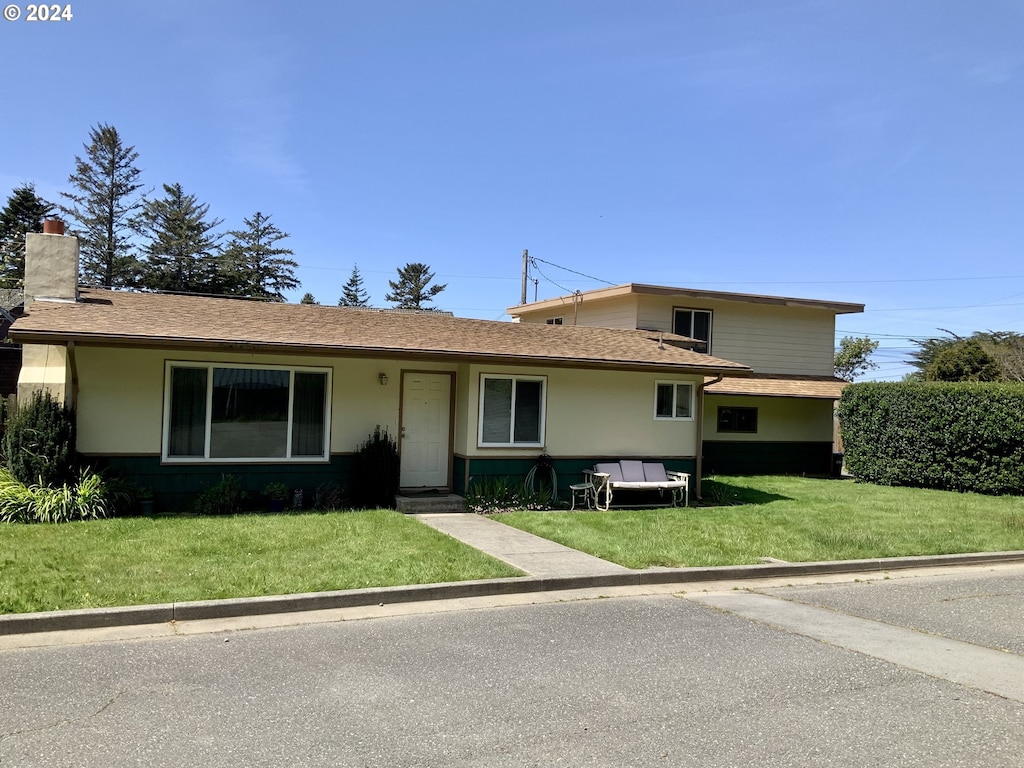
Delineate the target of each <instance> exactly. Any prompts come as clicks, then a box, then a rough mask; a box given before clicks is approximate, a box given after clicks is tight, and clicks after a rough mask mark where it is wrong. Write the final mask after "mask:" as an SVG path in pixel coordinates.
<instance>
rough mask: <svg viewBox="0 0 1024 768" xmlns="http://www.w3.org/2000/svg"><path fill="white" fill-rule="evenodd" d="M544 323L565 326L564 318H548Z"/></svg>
mask: <svg viewBox="0 0 1024 768" xmlns="http://www.w3.org/2000/svg"><path fill="white" fill-rule="evenodd" d="M544 322H545V323H547V324H548V325H565V318H564V317H549V318H548V319H547V320H545V321H544Z"/></svg>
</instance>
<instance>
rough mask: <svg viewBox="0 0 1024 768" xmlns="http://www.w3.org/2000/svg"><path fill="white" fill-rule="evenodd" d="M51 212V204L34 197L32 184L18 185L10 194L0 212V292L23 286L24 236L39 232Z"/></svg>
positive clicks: (34, 192)
mask: <svg viewBox="0 0 1024 768" xmlns="http://www.w3.org/2000/svg"><path fill="white" fill-rule="evenodd" d="M52 212H53V204H52V203H48V202H46V201H45V200H43V199H42V198H41V197H39V196H38V195H37V194H36V188H35V186H34V185H32V184H22V185H21V186H20V187H16V188H15V189H14V191H12V192H11V196H10V197H9V198H7V205H6V206H5V207H4V209H3V210H2V211H0V288H5V289H10V288H20V287H21V286H22V285H24V282H25V235H26V234H27V233H29V232H42V231H43V219H45V218H47V217H48V216H49V215H50V214H51V213H52Z"/></svg>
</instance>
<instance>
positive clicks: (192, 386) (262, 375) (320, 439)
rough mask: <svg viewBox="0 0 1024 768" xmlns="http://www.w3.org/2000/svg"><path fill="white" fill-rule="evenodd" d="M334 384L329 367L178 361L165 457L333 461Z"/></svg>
mask: <svg viewBox="0 0 1024 768" xmlns="http://www.w3.org/2000/svg"><path fill="white" fill-rule="evenodd" d="M329 381H330V374H329V372H328V371H326V370H323V369H320V370H316V369H296V368H278V367H274V368H270V367H256V366H237V365H232V366H229V365H212V364H201V363H200V364H196V363H171V364H169V365H168V366H167V378H166V384H165V387H164V440H163V457H164V459H165V460H169V461H270V460H273V461H288V460H301V461H310V460H315V459H322V460H326V459H327V452H328V435H329V434H330V427H329V425H328V414H329V409H328V394H329V391H330V387H329Z"/></svg>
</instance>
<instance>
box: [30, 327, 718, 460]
mask: <svg viewBox="0 0 1024 768" xmlns="http://www.w3.org/2000/svg"><path fill="white" fill-rule="evenodd" d="M63 352H64V350H63V348H62V347H54V348H49V352H48V354H49V355H50V360H49V362H50V363H51V365H49V366H48V367H47V368H46V371H47V372H48V373H47V375H49V376H51V377H54V376H56V372H57V371H58V370H59V371H60V372H61V375H63V371H64V368H63V367H60V368H58V367H57V366H55V365H54V364H53V363H55V361H56V360H57V359H58V358H59V359H60V360H61V362H63V357H62V355H63ZM76 359H77V366H78V375H79V397H78V433H79V437H78V447H79V450H80V451H82V452H83V453H86V454H103V455H108V454H142V455H147V454H148V455H159V454H160V452H161V438H162V430H163V408H164V380H165V364H166V362H167V361H195V362H215V363H236V364H249V365H283V366H302V367H311V368H327V369H330V370H331V372H332V397H331V452H332V453H348V452H351V451H353V450H355V448H356V447H357V446H358V444H359V443H360V442H362V441H363V440H365V439H366V436H367V435H368V434H369V433H370V432H372V431H373V428H374V427H375V426H376V425H377V424H379V425H380V426H381V427H383V428H386V429H387V430H388V431H389V432H390V433H391V434H392V435H395V436H397V435H398V430H399V423H398V420H399V408H400V397H401V380H402V372H403V371H404V370H416V371H431V370H436V371H453V372H454V373H455V390H454V392H455V403H456V404H455V414H454V423H453V432H454V451H455V452H456V453H459V454H462V455H465V456H471V457H498V456H500V457H507V456H510V455H519V454H521V455H522V456H524V457H532V456H536V455H537V454H539V453H540V450H541V449H540V448H537V447H530V448H521V449H510V448H479V447H478V446H477V425H478V415H479V400H478V397H479V382H480V375H481V374H482V373H497V374H502V373H518V374H523V375H539V376H545V377H546V379H547V384H546V389H545V392H546V430H545V436H546V445H545V446H544V448H545V449H546V450H547V451H548V452H549V453H551V454H553V455H556V456H562V457H568V456H581V457H586V456H594V455H607V456H632V455H636V456H666V457H668V456H693V455H695V454H696V436H697V423H696V421H676V420H657V421H656V420H655V419H654V395H655V382H656V381H684V382H690V383H692V384H694V387H696V385H697V384H698V383H699V379H698V378H696V377H692V376H673V377H669V376H664V375H656V374H645V373H640V374H638V373H624V372H605V371H576V370H570V369H545V368H542V367H531V368H516V367H512V366H490V365H487V366H481V365H471V364H468V363H460V364H445V363H426V364H419V363H416V364H412V363H408V362H401V361H387V360H372V359H350V358H331V357H313V356H309V357H307V356H289V355H255V354H246V353H220V354H211V353H209V352H206V353H203V352H176V351H160V350H139V349H133V350H126V349H115V348H102V347H92V346H84V347H83V346H79V347H77V349H76ZM380 373H385V374H387V376H388V384H387V385H386V386H381V384H380V381H379V374H380ZM62 381H63V379H62Z"/></svg>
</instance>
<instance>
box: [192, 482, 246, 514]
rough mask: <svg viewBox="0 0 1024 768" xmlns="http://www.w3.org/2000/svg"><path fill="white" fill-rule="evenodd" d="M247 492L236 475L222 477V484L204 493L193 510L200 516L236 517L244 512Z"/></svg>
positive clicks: (211, 487)
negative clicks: (243, 504)
mask: <svg viewBox="0 0 1024 768" xmlns="http://www.w3.org/2000/svg"><path fill="white" fill-rule="evenodd" d="M244 498H245V492H244V491H243V490H242V484H241V483H240V482H239V480H238V478H237V477H235V476H234V475H222V476H221V479H220V482H219V483H217V484H216V485H211V486H210V487H209V488H207V489H205V490H204V491H202V492H201V493H200V494H199V496H198V497H196V500H195V502H193V504H192V509H193V510H194V511H195V512H196V514H199V515H236V514H238V513H239V512H241V511H242V500H243V499H244Z"/></svg>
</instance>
